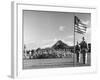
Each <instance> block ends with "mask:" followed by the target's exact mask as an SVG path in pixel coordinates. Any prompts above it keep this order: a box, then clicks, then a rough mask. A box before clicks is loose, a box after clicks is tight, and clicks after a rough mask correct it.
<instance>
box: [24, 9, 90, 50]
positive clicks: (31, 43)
mask: <svg viewBox="0 0 100 80" xmlns="http://www.w3.org/2000/svg"><path fill="white" fill-rule="evenodd" d="M75 15H76V16H78V18H79V19H80V20H82V22H84V23H85V24H87V27H88V30H87V33H86V34H85V35H84V36H85V38H86V41H88V42H90V29H91V28H90V14H88V13H68V12H51V11H34V10H24V11H23V16H24V18H23V19H24V21H23V22H24V23H23V24H24V25H23V26H24V44H25V45H26V48H27V49H36V48H45V47H51V46H52V45H53V44H55V43H56V42H57V41H58V40H62V41H63V42H65V43H66V44H67V45H69V46H73V45H74V43H73V42H74V41H73V40H74V35H73V34H74V16H75ZM82 36H83V35H80V34H78V33H75V39H76V41H81V37H82Z"/></svg>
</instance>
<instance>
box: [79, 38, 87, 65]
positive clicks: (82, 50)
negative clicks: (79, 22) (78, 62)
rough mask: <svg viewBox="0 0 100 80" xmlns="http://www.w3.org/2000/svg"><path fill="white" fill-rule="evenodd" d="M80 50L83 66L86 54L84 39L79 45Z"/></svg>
mask: <svg viewBox="0 0 100 80" xmlns="http://www.w3.org/2000/svg"><path fill="white" fill-rule="evenodd" d="M80 49H81V53H82V55H83V64H85V61H86V52H87V43H86V42H85V39H84V37H83V38H82V42H81V43H80Z"/></svg>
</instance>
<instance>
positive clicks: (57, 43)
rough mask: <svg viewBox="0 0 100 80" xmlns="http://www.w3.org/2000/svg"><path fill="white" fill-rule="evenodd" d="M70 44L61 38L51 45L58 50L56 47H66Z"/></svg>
mask: <svg viewBox="0 0 100 80" xmlns="http://www.w3.org/2000/svg"><path fill="white" fill-rule="evenodd" d="M69 47H70V46H68V45H67V44H66V43H64V42H63V41H61V40H58V41H57V42H56V43H55V44H54V45H53V46H52V48H53V49H55V50H58V49H68V48H69Z"/></svg>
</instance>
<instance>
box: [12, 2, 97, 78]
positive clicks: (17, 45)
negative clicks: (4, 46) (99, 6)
mask: <svg viewBox="0 0 100 80" xmlns="http://www.w3.org/2000/svg"><path fill="white" fill-rule="evenodd" d="M11 7H12V10H11V14H12V18H11V19H12V20H11V22H12V54H11V58H12V61H11V76H12V77H13V78H24V77H34V76H35V77H40V76H46V75H47V76H48V75H49V76H54V75H66V74H73V73H90V72H96V69H97V68H96V62H97V61H96V53H95V49H93V47H94V45H95V44H94V41H93V38H94V37H93V36H92V40H91V42H92V46H93V47H92V48H91V50H92V52H91V53H92V54H91V66H85V67H66V68H50V69H47V68H46V69H29V70H23V69H22V53H23V45H22V44H23V39H22V38H23V27H22V26H23V24H22V23H23V21H22V19H23V15H22V11H23V10H24V9H25V10H41V11H57V12H79V13H91V27H92V29H94V28H95V27H94V26H96V14H97V13H96V8H89V7H87V8H86V7H73V6H72V7H71V6H57V5H41V4H27V3H18V2H12V6H11ZM92 33H94V32H93V30H92ZM93 53H95V54H93ZM47 72H48V74H47Z"/></svg>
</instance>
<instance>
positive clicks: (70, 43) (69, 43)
mask: <svg viewBox="0 0 100 80" xmlns="http://www.w3.org/2000/svg"><path fill="white" fill-rule="evenodd" d="M65 42H66V44H68V45H69V46H73V45H74V44H73V41H65Z"/></svg>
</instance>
